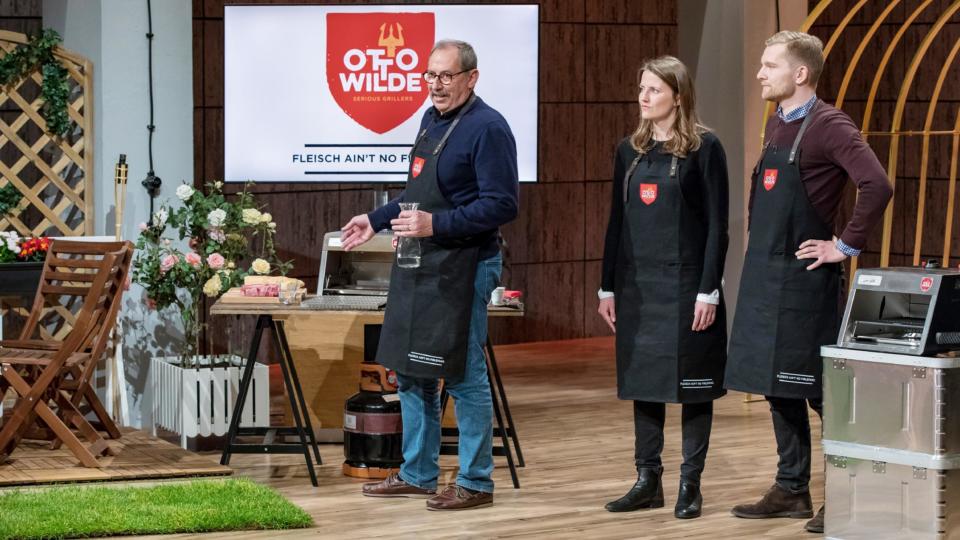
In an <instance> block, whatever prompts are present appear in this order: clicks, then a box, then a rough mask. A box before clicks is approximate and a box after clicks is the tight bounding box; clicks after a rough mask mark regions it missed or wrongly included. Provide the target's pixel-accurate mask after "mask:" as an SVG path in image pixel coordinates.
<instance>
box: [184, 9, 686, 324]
mask: <svg viewBox="0 0 960 540" xmlns="http://www.w3.org/2000/svg"><path fill="white" fill-rule="evenodd" d="M397 1H398V2H399V3H403V0H397ZM224 3H227V4H233V3H236V4H258V3H264V4H266V3H276V2H271V1H267V0H261V1H252V2H251V1H248V0H243V1H240V0H227V2H224V1H222V0H194V5H193V16H194V26H193V28H194V33H195V35H194V40H193V47H194V102H195V105H194V106H195V114H194V118H195V125H194V130H195V137H194V145H195V158H196V163H197V164H196V166H195V170H196V171H197V173H196V174H197V178H195V179H194V181H195V183H197V184H199V183H202V182H203V181H207V180H213V179H219V178H222V176H223V5H224ZM281 3H286V4H298V3H303V4H332V3H345V2H340V1H338V2H332V1H329V2H328V1H309V0H308V1H297V0H292V1H290V0H284V1H283V2H281ZM355 3H358V4H366V3H372V4H375V3H376V2H367V1H358V2H355ZM411 3H418V2H411ZM451 3H460V2H451ZM467 3H469V2H467ZM474 3H475V2H474ZM483 3H499V2H496V1H495V0H493V1H490V2H487V1H485V2H483ZM503 3H512V2H503ZM540 6H541V10H540V21H541V23H540V35H539V37H540V81H539V86H540V105H539V110H540V119H539V127H540V148H539V163H540V167H539V171H540V179H539V183H538V184H536V185H524V186H522V188H521V208H522V215H521V217H520V218H519V219H518V220H517V221H516V222H515V223H512V224H510V225H508V226H507V227H504V238H505V240H506V241H507V242H508V246H509V249H508V253H509V258H508V261H507V268H506V269H505V272H504V285H505V286H507V287H510V288H514V289H520V290H523V291H524V293H525V295H526V298H527V302H528V304H527V305H528V306H529V311H528V314H527V317H526V318H525V319H523V320H520V319H509V320H505V319H500V320H497V321H495V322H494V323H492V325H491V332H492V335H493V337H494V339H495V340H497V342H498V343H513V342H522V341H542V340H555V339H568V338H577V337H583V336H595V335H608V334H609V329H607V328H606V326H605V325H603V323H602V321H600V320H599V317H598V316H597V315H596V307H597V299H596V290H597V288H598V287H599V284H600V282H599V279H600V278H599V274H600V258H601V257H602V253H603V248H602V241H603V240H602V237H603V234H604V232H605V230H606V222H607V212H608V208H609V198H610V193H609V189H610V180H611V178H610V177H611V176H612V174H613V167H612V163H613V152H614V149H615V147H616V144H617V143H618V142H619V141H620V139H622V138H623V137H624V136H626V135H628V134H629V133H630V132H631V131H632V130H633V129H634V127H635V126H636V122H637V105H636V70H637V68H638V67H639V65H640V63H641V62H642V61H643V60H644V59H645V58H648V57H653V56H657V55H660V54H676V53H677V50H676V49H677V21H676V2H675V1H672V0H668V1H659V0H542V1H541V2H540ZM482 63H483V59H481V66H482V65H483V64H482ZM481 73H482V68H481ZM389 187H390V189H391V194H392V195H395V194H396V193H397V192H398V189H400V188H401V186H389ZM255 190H256V192H257V193H260V194H262V195H261V196H260V199H261V201H262V202H264V203H266V204H267V205H268V206H267V208H266V210H267V211H270V212H272V213H273V214H274V215H275V216H278V230H279V231H280V233H279V235H278V247H279V249H280V251H281V254H282V255H283V256H284V257H286V258H292V259H294V260H295V261H296V264H297V266H296V267H295V270H294V272H293V274H294V275H296V276H297V277H300V278H301V279H304V280H305V281H307V282H308V283H309V284H310V286H311V287H313V286H314V285H313V284H314V283H315V281H316V273H317V267H318V266H319V260H318V257H319V254H320V250H321V245H320V241H321V239H322V236H323V233H324V232H326V231H327V230H333V229H336V228H339V226H340V225H341V224H342V223H344V222H346V220H348V219H349V218H350V217H351V216H353V215H355V214H357V213H361V212H366V211H369V210H370V208H371V205H372V200H373V199H372V197H373V196H372V194H371V188H370V186H357V185H352V184H339V185H338V184H314V185H301V184H269V185H266V184H265V185H259V186H257V187H256V188H255ZM279 208H282V210H280V209H279ZM218 324H219V326H218V330H217V331H215V332H214V334H220V335H222V334H223V332H222V329H223V327H224V326H229V325H230V324H235V323H231V322H229V321H224V322H221V323H218Z"/></svg>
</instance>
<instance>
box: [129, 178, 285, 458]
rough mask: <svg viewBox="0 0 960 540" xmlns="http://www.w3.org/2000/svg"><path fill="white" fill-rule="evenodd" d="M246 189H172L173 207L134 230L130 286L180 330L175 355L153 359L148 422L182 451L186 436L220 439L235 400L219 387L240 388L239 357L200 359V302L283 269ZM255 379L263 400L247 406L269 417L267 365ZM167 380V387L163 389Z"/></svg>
mask: <svg viewBox="0 0 960 540" xmlns="http://www.w3.org/2000/svg"><path fill="white" fill-rule="evenodd" d="M250 185H251V184H249V183H248V184H246V185H245V186H244V188H243V190H241V191H240V192H239V193H237V194H236V195H233V196H230V197H228V196H227V195H225V194H224V193H223V183H222V182H210V183H207V184H206V185H205V186H204V189H203V190H197V189H194V188H193V187H192V186H189V185H186V184H184V185H181V186H179V187H178V188H177V190H176V195H177V198H178V199H179V200H180V202H181V204H180V205H179V206H176V207H173V206H170V205H163V206H161V207H160V209H159V210H158V211H157V212H156V213H155V214H154V215H153V216H152V217H151V220H150V222H149V223H141V224H140V236H139V238H138V239H137V254H136V256H135V259H134V271H133V281H135V282H136V283H138V284H140V285H141V286H143V288H144V291H145V295H146V304H147V306H148V307H149V308H150V309H156V310H158V312H160V313H162V314H163V315H165V316H173V317H174V318H175V319H177V320H182V321H183V329H184V341H183V344H182V347H181V348H180V352H181V354H179V355H177V356H167V357H159V358H154V359H152V361H151V374H152V375H151V376H152V378H153V381H154V385H153V393H154V413H155V414H154V416H155V418H157V419H158V420H159V423H160V425H161V426H163V427H165V428H166V429H169V430H171V431H175V432H178V433H180V435H181V443H182V444H184V445H186V442H187V438H188V437H195V436H198V435H223V434H224V433H226V430H227V428H228V427H229V422H230V416H229V414H227V415H226V416H224V415H222V414H220V413H221V411H224V410H226V411H231V410H232V408H233V401H234V400H235V398H234V397H233V396H230V395H227V394H228V393H229V392H226V393H225V392H223V389H224V388H228V389H229V388H237V387H238V385H239V377H240V373H241V369H242V366H243V362H244V360H243V359H241V358H240V357H238V356H209V355H200V354H198V353H199V349H200V338H201V335H202V333H203V326H204V323H203V313H202V309H203V307H204V301H205V299H210V300H215V299H216V298H218V297H219V296H220V295H222V294H223V293H225V292H226V291H228V290H229V289H230V288H231V287H236V286H239V285H241V284H242V283H243V279H244V277H245V276H247V275H250V274H259V275H266V274H270V273H273V272H280V273H285V272H286V271H287V269H288V268H289V263H284V262H281V261H280V260H278V259H277V255H276V250H275V248H274V236H275V234H276V223H275V222H274V221H273V218H272V216H271V215H270V214H269V213H265V212H262V211H261V209H260V208H259V207H258V206H257V203H256V200H255V198H254V195H253V194H252V193H251V192H250V190H249V186H250ZM252 254H255V255H252ZM261 368H262V369H261ZM258 377H259V378H260V379H261V382H260V384H256V385H255V386H256V388H257V389H258V390H262V391H263V392H264V394H263V395H262V396H258V395H254V396H253V400H251V401H254V402H257V407H264V408H259V409H258V410H259V411H268V410H269V407H266V406H265V405H266V403H267V402H268V400H269V394H267V393H265V392H267V390H268V388H269V384H268V380H267V369H266V366H263V365H260V364H258V365H257V366H256V367H255V369H254V380H255V381H256V380H257V379H258ZM171 381H173V383H174V384H173V386H163V385H169V384H170V383H171ZM198 388H199V392H198V390H197V389H198ZM211 389H212V390H213V391H212V392H211V391H210V390H211ZM211 400H213V401H214V403H212V404H211V403H210V401H211ZM224 400H225V401H226V403H225V404H224V403H222V401H224ZM249 404H250V401H248V405H249ZM211 411H212V412H213V413H214V415H213V416H211V414H210V413H211ZM261 416H262V419H258V421H260V420H262V421H263V422H264V423H263V424H262V425H268V422H269V416H268V414H261ZM254 425H260V424H259V423H258V422H254Z"/></svg>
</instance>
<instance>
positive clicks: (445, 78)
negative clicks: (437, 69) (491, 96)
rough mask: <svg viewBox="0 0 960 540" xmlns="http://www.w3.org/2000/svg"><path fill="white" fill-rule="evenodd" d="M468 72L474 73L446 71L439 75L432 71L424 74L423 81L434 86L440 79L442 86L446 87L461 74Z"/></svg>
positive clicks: (466, 70)
mask: <svg viewBox="0 0 960 540" xmlns="http://www.w3.org/2000/svg"><path fill="white" fill-rule="evenodd" d="M468 71H473V70H472V69H465V70H463V71H458V72H456V73H448V72H446V71H444V72H443V73H440V74H437V73H434V72H432V71H424V72H423V80H425V81H427V84H433V83H434V82H436V80H437V79H440V84H442V85H444V86H446V85H448V84H450V83H452V82H453V78H454V77H456V76H457V75H460V74H461V73H466V72H468Z"/></svg>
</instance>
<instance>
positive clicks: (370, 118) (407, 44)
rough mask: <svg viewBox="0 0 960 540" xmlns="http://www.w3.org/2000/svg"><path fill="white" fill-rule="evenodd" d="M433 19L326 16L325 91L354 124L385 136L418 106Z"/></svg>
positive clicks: (422, 16)
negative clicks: (327, 90) (328, 91)
mask: <svg viewBox="0 0 960 540" xmlns="http://www.w3.org/2000/svg"><path fill="white" fill-rule="evenodd" d="M434 26H435V25H434V17H433V13H329V14H327V85H328V86H329V87H330V93H331V94H332V95H333V99H334V100H336V102H337V105H339V106H340V108H341V109H342V110H343V112H345V113H346V114H347V116H349V117H350V118H352V119H353V120H354V121H355V122H356V123H358V124H360V125H361V126H363V127H365V128H367V129H369V130H371V131H373V132H376V133H386V132H388V131H390V130H391V129H394V128H395V127H397V126H399V125H400V124H402V123H404V122H406V121H407V119H409V118H410V117H411V116H413V114H414V113H415V112H417V110H418V109H419V108H420V106H421V105H423V101H424V100H425V99H426V98H427V93H428V92H429V88H427V84H426V83H425V82H424V81H423V76H422V75H421V74H422V73H423V72H424V71H426V69H427V57H428V56H429V55H430V48H431V47H432V46H433V38H434Z"/></svg>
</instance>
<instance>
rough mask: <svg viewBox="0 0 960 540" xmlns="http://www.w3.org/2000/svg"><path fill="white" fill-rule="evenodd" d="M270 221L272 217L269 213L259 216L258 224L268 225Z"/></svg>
mask: <svg viewBox="0 0 960 540" xmlns="http://www.w3.org/2000/svg"><path fill="white" fill-rule="evenodd" d="M271 221H273V216H271V215H270V213H269V212H265V213H263V214H260V223H270V222H271Z"/></svg>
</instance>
